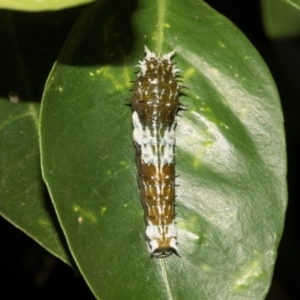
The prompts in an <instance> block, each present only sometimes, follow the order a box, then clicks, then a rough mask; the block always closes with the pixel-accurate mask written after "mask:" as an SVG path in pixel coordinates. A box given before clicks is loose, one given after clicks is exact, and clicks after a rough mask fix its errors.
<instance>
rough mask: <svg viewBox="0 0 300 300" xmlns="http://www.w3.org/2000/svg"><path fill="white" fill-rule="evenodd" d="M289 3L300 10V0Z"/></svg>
mask: <svg viewBox="0 0 300 300" xmlns="http://www.w3.org/2000/svg"><path fill="white" fill-rule="evenodd" d="M287 2H289V3H291V4H292V5H294V6H295V7H297V8H298V9H299V8H300V0H287Z"/></svg>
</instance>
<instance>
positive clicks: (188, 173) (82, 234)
mask: <svg viewBox="0 0 300 300" xmlns="http://www.w3.org/2000/svg"><path fill="white" fill-rule="evenodd" d="M144 45H147V46H148V47H149V49H151V50H152V51H156V52H159V53H167V52H169V51H171V50H173V49H176V53H177V55H176V57H175V58H174V59H173V61H174V62H178V67H179V68H180V69H181V70H182V73H181V75H182V79H183V81H184V85H186V86H188V87H189V89H188V90H187V91H186V94H187V96H186V97H181V102H183V103H185V104H186V105H187V107H188V109H187V111H184V112H181V113H180V115H181V116H179V117H178V126H177V147H176V154H177V155H176V168H177V173H178V174H180V177H179V179H178V181H177V183H178V184H179V186H178V187H177V194H178V197H177V204H178V206H177V212H178V216H177V221H178V228H179V234H178V241H179V243H180V244H179V248H180V255H181V258H178V257H176V256H175V255H173V256H171V257H169V258H167V259H150V258H149V254H148V253H147V250H146V243H145V238H144V230H145V224H144V221H143V210H142V205H141V203H140V200H139V190H138V185H137V181H136V172H137V171H136V164H135V161H134V147H133V141H132V124H131V109H130V108H129V107H128V106H126V105H125V104H126V103H128V101H127V102H126V101H125V100H126V99H128V98H130V96H131V92H130V89H131V87H132V84H131V83H130V80H134V79H135V78H136V74H135V72H136V71H137V69H136V68H134V66H136V65H137V63H138V61H139V60H142V59H143V58H144V53H143V49H144ZM41 151H42V165H43V175H44V179H45V181H46V183H47V186H48V188H49V191H50V193H51V198H52V201H53V203H54V206H55V209H56V211H57V214H58V218H59V221H60V223H61V226H62V228H63V230H64V233H65V235H66V238H67V240H68V243H69V246H70V249H71V252H72V253H73V255H74V258H75V260H76V262H77V264H78V266H79V268H80V270H81V272H82V274H83V276H84V278H85V279H86V281H87V283H88V284H89V286H90V287H91V289H92V291H93V292H94V294H95V296H96V297H97V298H101V299H255V300H257V299H263V298H264V296H265V295H266V293H267V291H268V288H269V285H270V281H271V278H272V272H273V267H274V263H275V259H276V253H277V246H278V243H279V240H280V237H281V234H282V229H283V222H284V213H285V209H286V182H285V175H286V161H285V144H284V132H283V119H282V113H281V109H280V102H279V98H278V94H277V91H276V88H275V86H274V82H273V80H272V77H271V75H270V73H269V71H268V69H267V67H266V65H265V63H264V62H263V61H262V59H261V57H260V56H259V54H258V53H257V51H256V50H255V49H254V48H253V46H252V45H251V44H250V43H249V41H248V40H247V39H246V38H245V37H244V36H243V34H242V33H241V32H240V31H239V30H238V29H236V27H235V26H233V25H232V24H231V23H230V22H229V21H228V20H227V19H226V18H224V17H223V16H221V15H219V14H218V13H217V12H215V11H214V10H213V9H211V8H210V7H209V6H207V5H206V4H205V3H203V2H201V1H197V2H195V1H191V0H189V1H185V2H179V1H178V2H176V3H175V2H174V1H159V2H158V1H157V2H153V1H146V0H145V1H139V2H138V3H136V2H134V1H132V2H126V3H123V2H116V1H108V2H106V3H104V4H101V3H97V4H95V5H93V6H91V7H90V8H89V9H88V10H87V11H86V12H85V14H84V15H82V17H81V19H80V20H79V21H78V22H77V24H76V26H75V27H74V29H73V30H72V32H71V34H70V36H69V38H68V40H67V42H66V44H65V46H64V48H63V50H62V52H61V54H60V57H59V59H58V62H57V64H56V65H55V66H54V68H53V70H52V73H51V74H50V76H49V78H48V82H47V85H46V88H45V93H44V97H43V104H42V111H41Z"/></svg>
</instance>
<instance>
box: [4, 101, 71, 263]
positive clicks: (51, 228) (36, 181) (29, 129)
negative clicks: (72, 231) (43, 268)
mask: <svg viewBox="0 0 300 300" xmlns="http://www.w3.org/2000/svg"><path fill="white" fill-rule="evenodd" d="M39 108H40V105H39V104H37V103H22V102H21V103H17V104H13V103H10V102H9V101H8V100H6V99H0V160H1V163H0V165H1V168H0V178H1V189H0V214H1V216H2V217H4V218H5V219H6V220H8V221H9V222H11V223H12V224H13V225H15V226H16V227H18V228H19V229H21V230H22V231H24V232H25V233H26V234H27V235H29V236H30V237H32V238H33V239H34V240H35V241H37V242H38V243H39V244H40V245H41V246H43V247H44V248H46V249H47V250H48V251H49V252H51V253H52V254H53V255H55V256H57V257H58V258H60V259H61V260H63V261H64V262H66V263H70V262H69V258H68V254H67V252H66V250H65V245H63V243H62V241H61V238H60V236H59V233H60V232H61V230H60V227H59V225H58V224H57V222H56V223H55V213H54V212H53V208H52V207H51V203H50V202H49V200H48V201H47V197H46V195H47V193H46V188H45V185H44V183H43V179H42V176H41V168H40V153H39V142H38V126H39ZM49 204H50V205H49Z"/></svg>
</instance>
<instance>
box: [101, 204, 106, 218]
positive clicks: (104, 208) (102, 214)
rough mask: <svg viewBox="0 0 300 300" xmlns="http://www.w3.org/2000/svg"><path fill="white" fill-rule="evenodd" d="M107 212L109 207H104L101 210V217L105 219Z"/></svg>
mask: <svg viewBox="0 0 300 300" xmlns="http://www.w3.org/2000/svg"><path fill="white" fill-rule="evenodd" d="M106 211H107V207H106V206H103V207H102V208H101V211H100V215H101V216H102V217H103V216H104V214H105V213H106Z"/></svg>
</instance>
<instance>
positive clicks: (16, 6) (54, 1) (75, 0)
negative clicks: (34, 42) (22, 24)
mask: <svg viewBox="0 0 300 300" xmlns="http://www.w3.org/2000/svg"><path fill="white" fill-rule="evenodd" d="M94 1H95V0H21V1H20V0H0V8H4V9H11V10H24V11H43V10H59V9H64V8H68V7H74V6H77V5H82V4H87V3H90V2H94Z"/></svg>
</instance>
